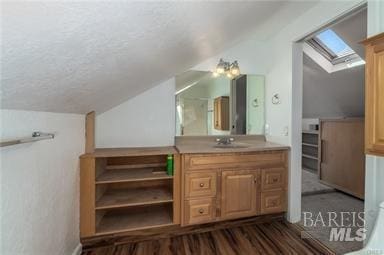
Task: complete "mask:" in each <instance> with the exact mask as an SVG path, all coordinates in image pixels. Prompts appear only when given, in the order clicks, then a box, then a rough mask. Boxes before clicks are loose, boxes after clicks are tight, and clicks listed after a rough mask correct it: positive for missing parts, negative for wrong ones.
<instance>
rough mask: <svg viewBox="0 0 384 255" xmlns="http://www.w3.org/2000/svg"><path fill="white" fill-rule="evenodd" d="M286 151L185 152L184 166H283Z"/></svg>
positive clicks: (192, 168)
mask: <svg viewBox="0 0 384 255" xmlns="http://www.w3.org/2000/svg"><path fill="white" fill-rule="evenodd" d="M285 164H286V151H269V152H257V153H236V154H197V155H196V154H186V155H184V167H185V169H186V170H187V171H192V170H203V169H222V168H239V167H244V168H249V167H251V168H254V167H260V166H265V167H268V166H277V167H278V166H285Z"/></svg>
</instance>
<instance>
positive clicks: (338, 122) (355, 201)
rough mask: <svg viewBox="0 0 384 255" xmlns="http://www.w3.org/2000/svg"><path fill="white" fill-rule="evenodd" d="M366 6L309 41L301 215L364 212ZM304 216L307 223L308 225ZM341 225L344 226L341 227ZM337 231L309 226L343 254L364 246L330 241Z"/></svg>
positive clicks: (306, 48) (305, 66) (305, 58)
mask: <svg viewBox="0 0 384 255" xmlns="http://www.w3.org/2000/svg"><path fill="white" fill-rule="evenodd" d="M366 36H367V9H366V7H365V6H363V7H362V8H360V9H358V10H355V11H353V12H352V13H350V14H347V15H346V16H345V17H342V18H341V19H340V20H338V21H336V22H334V23H333V24H330V25H329V26H327V27H326V28H325V29H322V30H320V31H319V32H316V33H315V34H314V35H311V36H310V37H308V38H306V39H305V42H304V47H303V52H304V54H303V119H302V169H303V172H302V212H303V213H305V212H310V213H312V214H316V213H317V212H322V213H323V214H326V213H325V212H330V211H332V212H337V213H341V212H344V211H348V212H353V213H355V214H356V215H359V214H360V215H361V219H358V221H361V222H360V224H361V225H362V224H363V213H364V192H365V189H364V184H365V157H364V115H365V111H364V80H365V73H364V71H365V69H364V64H365V61H364V59H365V52H364V47H363V45H362V44H361V43H360V42H361V41H363V40H364V38H366ZM304 221H305V219H304V217H303V219H302V224H303V225H304ZM339 223H340V222H339ZM332 227H334V226H332V225H331V226H326V227H325V226H316V227H314V226H308V227H307V229H310V230H311V234H312V235H317V236H318V238H319V239H320V240H323V242H324V243H325V244H327V245H328V246H329V247H331V248H332V249H333V250H335V251H337V253H338V254H344V253H347V252H350V251H353V250H358V249H361V248H362V247H363V241H362V240H361V241H346V240H344V241H340V242H334V241H332V242H331V241H329V239H328V238H327V237H328V236H329V232H330V231H331V229H332Z"/></svg>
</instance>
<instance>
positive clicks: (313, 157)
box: [301, 130, 320, 174]
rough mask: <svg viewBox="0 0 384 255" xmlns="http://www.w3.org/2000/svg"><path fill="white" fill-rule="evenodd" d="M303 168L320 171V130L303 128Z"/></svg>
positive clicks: (313, 171)
mask: <svg viewBox="0 0 384 255" xmlns="http://www.w3.org/2000/svg"><path fill="white" fill-rule="evenodd" d="M301 145H302V146H301V148H302V159H301V161H302V169H304V170H307V171H310V172H312V173H316V174H317V173H318V162H319V155H320V153H319V131H318V130H303V132H302V143H301Z"/></svg>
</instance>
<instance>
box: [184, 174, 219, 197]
mask: <svg viewBox="0 0 384 255" xmlns="http://www.w3.org/2000/svg"><path fill="white" fill-rule="evenodd" d="M215 195H216V171H208V172H205V173H187V174H186V175H185V197H186V198H189V197H199V196H200V197H201V196H215Z"/></svg>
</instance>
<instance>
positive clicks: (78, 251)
mask: <svg viewBox="0 0 384 255" xmlns="http://www.w3.org/2000/svg"><path fill="white" fill-rule="evenodd" d="M72 255H81V243H79V244H78V245H77V246H76V248H75V250H74V251H73V252H72Z"/></svg>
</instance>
